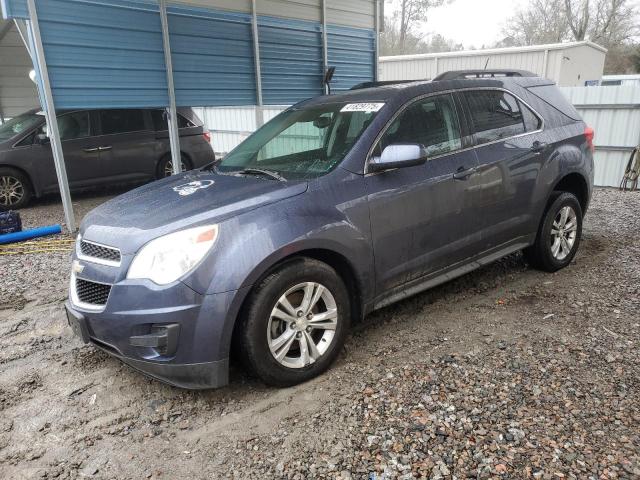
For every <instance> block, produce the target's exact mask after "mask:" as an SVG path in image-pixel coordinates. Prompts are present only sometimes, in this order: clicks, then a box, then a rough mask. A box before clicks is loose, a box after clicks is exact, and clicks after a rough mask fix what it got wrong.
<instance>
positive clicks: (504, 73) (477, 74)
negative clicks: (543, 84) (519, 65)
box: [433, 70, 538, 82]
mask: <svg viewBox="0 0 640 480" xmlns="http://www.w3.org/2000/svg"><path fill="white" fill-rule="evenodd" d="M537 76H538V75H536V74H535V73H532V72H528V71H526V70H452V71H450V72H444V73H441V74H440V75H438V76H437V77H436V78H434V79H433V81H434V82H436V81H442V80H468V79H472V78H495V77H537Z"/></svg>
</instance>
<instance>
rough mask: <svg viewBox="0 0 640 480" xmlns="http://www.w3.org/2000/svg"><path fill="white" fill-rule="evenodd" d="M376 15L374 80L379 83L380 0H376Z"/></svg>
mask: <svg viewBox="0 0 640 480" xmlns="http://www.w3.org/2000/svg"><path fill="white" fill-rule="evenodd" d="M374 13H375V15H376V19H375V26H376V40H375V54H374V55H375V56H376V58H375V60H374V62H373V64H374V65H375V72H373V80H374V81H376V82H377V81H378V79H379V77H380V0H376V3H375V11H374Z"/></svg>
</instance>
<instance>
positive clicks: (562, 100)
mask: <svg viewBox="0 0 640 480" xmlns="http://www.w3.org/2000/svg"><path fill="white" fill-rule="evenodd" d="M527 90H529V91H530V92H531V93H533V94H534V95H535V96H536V97H538V98H540V99H541V100H543V101H544V102H545V103H547V104H548V105H550V106H551V107H553V108H555V109H556V110H557V111H559V112H560V113H562V114H563V115H565V116H566V117H569V118H570V119H571V120H576V121H578V120H580V114H579V113H578V111H577V110H576V109H575V107H574V106H573V105H571V103H570V102H569V100H567V98H566V97H565V96H564V95H563V94H562V92H561V91H560V90H558V88H557V87H556V86H555V85H538V86H535V87H528V88H527Z"/></svg>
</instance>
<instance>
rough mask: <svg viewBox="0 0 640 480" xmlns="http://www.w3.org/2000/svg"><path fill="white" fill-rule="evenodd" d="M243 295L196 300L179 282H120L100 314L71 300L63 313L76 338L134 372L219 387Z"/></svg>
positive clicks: (183, 383) (172, 381) (179, 382)
mask: <svg viewBox="0 0 640 480" xmlns="http://www.w3.org/2000/svg"><path fill="white" fill-rule="evenodd" d="M92 277H93V275H92ZM72 281H73V278H72ZM239 294H240V295H239ZM241 294H243V291H238V290H236V291H232V292H225V293H220V294H212V295H200V294H198V293H196V292H194V291H193V290H192V289H191V288H189V287H188V286H186V285H184V284H183V283H181V282H176V283H175V284H173V285H170V286H167V287H159V286H157V285H155V284H153V283H152V282H148V281H142V282H133V281H128V280H124V281H121V282H116V283H115V284H113V285H112V288H111V292H110V294H109V298H108V301H107V303H106V305H105V306H104V308H102V309H99V310H89V309H86V308H83V306H82V305H77V304H76V303H74V302H73V295H70V298H71V300H69V301H67V302H66V304H65V308H66V310H67V318H68V321H69V324H70V326H71V327H72V329H73V331H74V332H75V333H76V335H77V336H79V337H80V338H82V340H83V341H85V342H86V343H91V344H93V345H95V346H97V347H98V348H100V349H101V350H103V351H105V352H107V353H108V354H109V355H112V356H114V357H116V358H119V359H120V360H121V361H123V362H124V363H126V364H128V365H130V366H131V367H133V368H134V369H136V370H139V371H141V372H142V373H145V374H146V375H149V376H151V377H153V378H155V379H158V380H160V381H162V382H165V383H168V384H171V385H175V386H178V387H181V388H189V389H204V388H217V387H222V386H224V385H226V384H227V383H228V366H229V360H228V358H229V347H230V340H231V333H232V331H233V324H234V322H235V318H236V316H237V313H238V310H239V305H240V303H241V298H240V297H241Z"/></svg>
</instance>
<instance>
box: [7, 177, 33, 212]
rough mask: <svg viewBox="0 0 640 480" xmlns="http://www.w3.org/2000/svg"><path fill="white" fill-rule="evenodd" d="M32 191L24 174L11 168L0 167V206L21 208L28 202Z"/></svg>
mask: <svg viewBox="0 0 640 480" xmlns="http://www.w3.org/2000/svg"><path fill="white" fill-rule="evenodd" d="M32 195H33V191H32V189H31V183H30V182H29V179H28V178H27V176H26V175H24V174H23V173H22V172H20V171H18V170H14V169H13V168H0V207H3V208H7V209H10V208H22V207H24V206H25V205H27V204H28V203H29V200H31V196H32Z"/></svg>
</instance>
